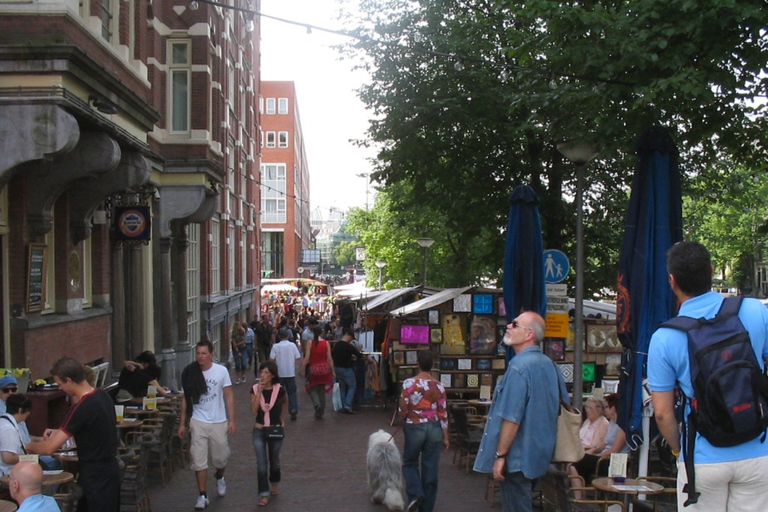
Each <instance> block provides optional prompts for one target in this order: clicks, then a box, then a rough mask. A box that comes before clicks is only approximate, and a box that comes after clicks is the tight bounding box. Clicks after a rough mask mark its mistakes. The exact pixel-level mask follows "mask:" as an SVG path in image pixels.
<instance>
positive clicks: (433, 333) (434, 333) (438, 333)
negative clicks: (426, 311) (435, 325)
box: [429, 329, 443, 343]
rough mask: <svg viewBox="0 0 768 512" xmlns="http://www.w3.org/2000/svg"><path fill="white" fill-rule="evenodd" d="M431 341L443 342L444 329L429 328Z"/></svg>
mask: <svg viewBox="0 0 768 512" xmlns="http://www.w3.org/2000/svg"><path fill="white" fill-rule="evenodd" d="M429 341H430V343H442V342H443V330H442V329H430V330H429Z"/></svg>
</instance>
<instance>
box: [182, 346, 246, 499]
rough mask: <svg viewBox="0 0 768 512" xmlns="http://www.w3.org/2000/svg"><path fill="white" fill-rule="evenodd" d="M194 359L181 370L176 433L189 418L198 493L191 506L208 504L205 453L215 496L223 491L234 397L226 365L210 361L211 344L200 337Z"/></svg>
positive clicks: (233, 424)
mask: <svg viewBox="0 0 768 512" xmlns="http://www.w3.org/2000/svg"><path fill="white" fill-rule="evenodd" d="M195 359H196V361H195V362H193V363H191V364H189V365H188V366H187V367H186V368H184V371H183V372H182V374H181V383H182V387H183V388H184V395H185V396H184V400H183V401H182V402H181V419H180V420H179V432H178V434H179V437H180V438H182V439H183V438H184V435H185V434H186V425H187V422H189V433H190V435H191V436H192V442H191V444H190V448H189V452H190V458H191V459H192V464H191V466H192V470H193V471H195V473H196V475H197V489H198V491H199V492H200V495H199V496H198V497H197V502H196V503H195V510H203V509H204V508H205V507H207V506H208V504H209V500H208V453H209V452H210V454H211V462H212V463H213V467H214V468H216V486H217V490H218V493H219V496H224V495H225V494H226V492H227V484H226V482H225V481H224V470H225V469H226V467H227V461H228V460H229V454H230V450H229V439H228V437H227V435H228V434H229V435H234V434H235V400H234V396H233V394H232V379H231V378H230V377H229V371H227V368H226V367H224V366H222V365H220V364H216V363H214V362H213V344H212V343H211V342H210V341H207V340H205V341H200V342H198V343H197V345H196V347H195Z"/></svg>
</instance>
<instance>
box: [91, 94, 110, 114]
mask: <svg viewBox="0 0 768 512" xmlns="http://www.w3.org/2000/svg"><path fill="white" fill-rule="evenodd" d="M88 101H90V102H91V105H93V106H94V107H96V110H98V111H99V112H101V113H102V114H107V115H112V114H117V107H115V106H114V105H113V104H111V103H109V102H106V101H104V100H101V99H99V97H98V96H88Z"/></svg>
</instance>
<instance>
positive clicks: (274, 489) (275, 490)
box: [270, 485, 280, 496]
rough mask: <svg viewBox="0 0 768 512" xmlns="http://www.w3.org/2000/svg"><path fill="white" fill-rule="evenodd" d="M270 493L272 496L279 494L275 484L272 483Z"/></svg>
mask: <svg viewBox="0 0 768 512" xmlns="http://www.w3.org/2000/svg"><path fill="white" fill-rule="evenodd" d="M270 494H272V496H277V495H278V494H280V489H278V487H277V486H276V485H273V486H272V490H271V491H270Z"/></svg>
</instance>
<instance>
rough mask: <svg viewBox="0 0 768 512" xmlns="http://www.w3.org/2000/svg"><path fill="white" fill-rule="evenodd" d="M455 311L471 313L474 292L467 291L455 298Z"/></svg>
mask: <svg viewBox="0 0 768 512" xmlns="http://www.w3.org/2000/svg"><path fill="white" fill-rule="evenodd" d="M453 312H454V313H471V312H472V294H470V293H465V294H463V295H459V296H458V297H456V298H455V299H453Z"/></svg>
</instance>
